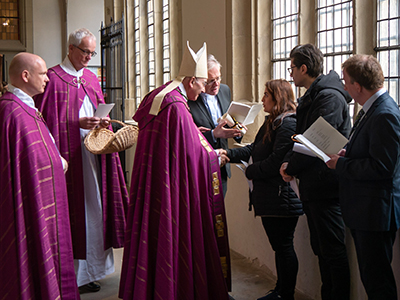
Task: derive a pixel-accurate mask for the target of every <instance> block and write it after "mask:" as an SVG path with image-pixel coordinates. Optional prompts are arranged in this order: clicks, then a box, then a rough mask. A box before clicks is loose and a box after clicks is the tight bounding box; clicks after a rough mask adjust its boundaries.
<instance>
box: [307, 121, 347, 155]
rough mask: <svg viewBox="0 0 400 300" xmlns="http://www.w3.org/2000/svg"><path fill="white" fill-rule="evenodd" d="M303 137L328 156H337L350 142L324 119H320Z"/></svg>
mask: <svg viewBox="0 0 400 300" xmlns="http://www.w3.org/2000/svg"><path fill="white" fill-rule="evenodd" d="M303 136H304V137H305V138H307V139H308V140H309V141H310V142H311V143H313V144H314V145H315V146H317V147H318V149H320V150H322V151H324V152H325V153H326V154H337V153H338V152H339V151H340V150H341V149H343V147H344V146H345V145H346V144H347V143H348V140H347V139H346V138H345V137H344V136H343V135H342V134H341V133H340V132H339V131H337V130H336V129H335V128H334V127H333V126H332V125H331V124H329V123H328V122H327V121H325V119H324V118H323V117H319V118H318V119H317V121H315V122H314V123H313V124H312V125H311V126H310V127H309V128H308V129H307V130H306V131H305V132H304V133H303Z"/></svg>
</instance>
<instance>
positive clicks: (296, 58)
mask: <svg viewBox="0 0 400 300" xmlns="http://www.w3.org/2000/svg"><path fill="white" fill-rule="evenodd" d="M290 59H291V67H290V68H289V69H288V71H289V72H290V75H291V76H292V77H293V81H294V83H295V85H296V86H298V87H305V88H306V89H307V91H306V92H305V94H304V95H303V96H302V97H300V98H299V99H298V107H297V110H296V115H297V126H296V133H300V134H302V133H304V131H305V130H306V129H308V127H310V126H311V125H312V124H313V123H314V122H315V121H316V120H317V119H318V118H319V117H320V116H322V117H323V118H324V119H325V120H326V121H327V122H328V123H330V124H331V125H332V126H333V127H334V128H336V129H337V130H338V131H339V132H340V133H342V134H343V135H344V136H346V137H347V136H348V135H349V132H350V127H351V124H350V116H349V113H348V106H347V102H350V101H351V97H350V96H349V95H348V93H347V92H346V91H345V90H344V88H343V84H342V82H341V81H340V78H339V76H338V74H337V73H336V72H334V71H331V72H330V73H329V74H327V75H323V74H322V71H323V54H322V52H321V51H320V50H319V49H318V48H317V47H315V46H314V45H312V44H305V45H298V46H296V47H295V48H293V49H292V51H291V53H290ZM281 175H282V177H283V179H284V180H285V181H290V180H291V179H292V178H293V176H296V177H297V178H298V179H299V181H300V184H299V190H300V199H301V201H302V202H303V210H304V213H305V214H306V216H307V222H308V227H309V230H310V241H311V247H312V249H313V252H314V254H315V255H317V256H318V262H319V268H320V273H321V281H322V287H321V298H322V300H334V299H335V300H336V299H341V300H346V299H349V298H350V271H349V263H348V258H347V251H346V245H345V225H344V222H343V219H342V214H341V209H340V204H339V186H338V180H337V178H336V174H335V172H334V171H333V170H330V169H329V168H328V167H327V166H326V165H325V163H324V162H323V161H322V160H321V159H319V158H317V157H311V156H307V155H304V154H300V153H297V152H291V155H289V157H287V159H286V162H285V163H283V164H282V166H281Z"/></svg>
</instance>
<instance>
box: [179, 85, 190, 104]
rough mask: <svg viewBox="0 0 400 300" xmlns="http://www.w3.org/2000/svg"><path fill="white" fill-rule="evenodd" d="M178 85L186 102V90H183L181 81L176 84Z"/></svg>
mask: <svg viewBox="0 0 400 300" xmlns="http://www.w3.org/2000/svg"><path fill="white" fill-rule="evenodd" d="M178 87H179V89H180V90H181V93H182V95H183V96H185V97H183V98H185V100H186V102H187V99H188V97H187V93H186V90H185V87H184V85H183V83H182V82H181V83H180V84H179V85H178Z"/></svg>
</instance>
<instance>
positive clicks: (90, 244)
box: [35, 28, 128, 293]
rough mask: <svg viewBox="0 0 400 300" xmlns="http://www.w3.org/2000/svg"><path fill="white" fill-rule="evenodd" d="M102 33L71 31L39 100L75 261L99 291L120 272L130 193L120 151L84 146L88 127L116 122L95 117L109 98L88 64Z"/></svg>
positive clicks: (83, 281)
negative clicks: (61, 173) (98, 151)
mask: <svg viewBox="0 0 400 300" xmlns="http://www.w3.org/2000/svg"><path fill="white" fill-rule="evenodd" d="M95 49H96V38H95V36H94V35H93V34H92V33H91V32H90V31H89V30H87V29H85V28H81V29H78V30H76V31H74V32H72V33H71V34H70V35H69V39H68V55H67V56H66V58H65V59H64V61H63V62H62V63H61V64H59V65H57V66H54V67H52V68H50V69H49V70H48V73H47V75H48V77H49V79H50V82H49V83H48V84H47V86H46V89H45V91H44V93H43V94H41V95H38V96H36V98H35V103H36V106H37V107H38V109H39V110H40V111H41V112H42V114H43V117H44V118H45V120H46V122H47V124H48V127H49V129H50V131H51V133H52V135H53V137H54V139H55V142H56V145H57V146H58V148H59V150H60V153H61V155H62V156H63V157H64V158H65V159H66V160H67V161H68V164H69V169H68V172H67V173H66V180H67V191H68V202H69V213H70V223H71V233H72V244H73V251H74V259H75V260H74V263H75V271H76V277H77V284H78V287H79V291H80V292H81V293H83V292H97V291H99V290H100V285H99V284H98V283H96V282H95V281H97V280H99V279H101V278H103V277H105V276H106V275H108V274H110V273H113V272H114V259H113V251H112V248H120V247H123V242H124V230H125V212H124V207H126V206H127V203H128V193H127V189H126V185H125V179H124V174H123V171H122V168H121V163H120V160H119V156H118V153H112V154H107V155H95V154H92V153H90V152H89V151H88V150H87V149H86V148H85V146H84V143H83V141H84V138H85V136H86V135H87V134H88V132H89V131H90V130H91V129H93V128H95V127H97V126H101V127H104V128H105V127H109V128H110V129H111V127H110V122H109V118H108V117H106V118H102V119H100V118H98V117H94V112H95V110H96V109H97V107H98V105H99V104H101V103H104V98H103V93H102V91H101V88H100V84H99V81H98V79H97V76H96V75H95V74H93V73H92V72H91V71H89V70H88V69H86V67H87V66H88V64H89V62H90V60H91V58H92V57H94V56H95V55H96V52H95Z"/></svg>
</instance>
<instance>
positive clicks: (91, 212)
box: [61, 56, 115, 286]
mask: <svg viewBox="0 0 400 300" xmlns="http://www.w3.org/2000/svg"><path fill="white" fill-rule="evenodd" d="M61 68H62V69H63V70H64V71H65V72H67V73H68V74H70V75H72V76H75V77H76V78H77V80H78V82H79V77H81V76H82V74H83V69H81V70H79V71H76V70H75V68H74V67H73V65H72V63H71V62H70V60H69V58H68V56H67V57H66V58H65V60H64V61H63V62H62V64H61ZM78 88H81V87H80V86H79V85H78ZM94 110H95V109H94V107H93V104H92V103H91V101H90V99H89V97H88V96H87V95H86V96H85V98H84V101H83V104H82V107H81V109H80V110H79V118H81V117H91V116H93V114H94ZM88 132H89V130H86V129H82V128H81V129H80V134H81V148H82V167H83V184H84V189H85V191H84V192H85V216H86V259H74V265H75V273H76V278H77V283H78V286H82V285H85V284H87V283H89V282H93V281H96V280H99V279H102V278H104V277H105V276H106V275H108V274H111V273H113V272H114V270H115V269H114V257H113V251H112V248H109V249H107V250H106V251H104V237H103V210H102V201H101V190H100V186H101V181H100V180H101V174H100V170H101V167H100V162H99V160H98V157H97V155H95V154H92V153H90V152H89V151H88V150H87V149H86V147H85V145H84V139H85V137H86V135H87V134H88Z"/></svg>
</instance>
